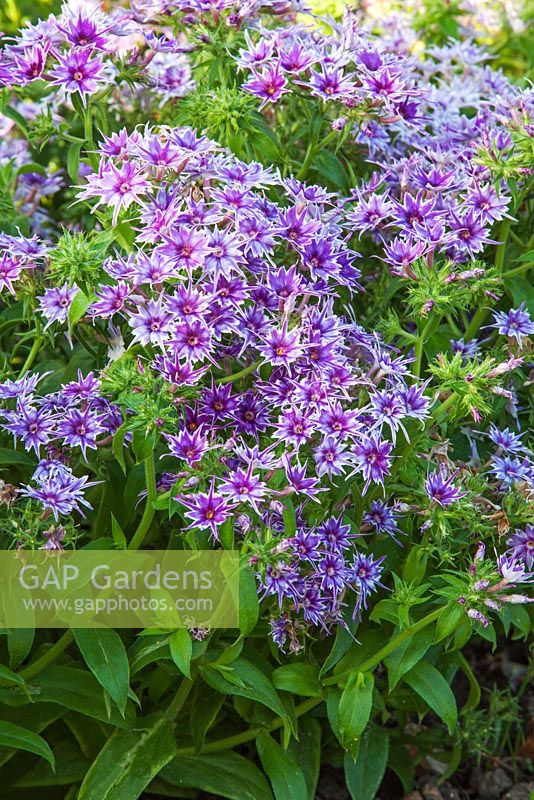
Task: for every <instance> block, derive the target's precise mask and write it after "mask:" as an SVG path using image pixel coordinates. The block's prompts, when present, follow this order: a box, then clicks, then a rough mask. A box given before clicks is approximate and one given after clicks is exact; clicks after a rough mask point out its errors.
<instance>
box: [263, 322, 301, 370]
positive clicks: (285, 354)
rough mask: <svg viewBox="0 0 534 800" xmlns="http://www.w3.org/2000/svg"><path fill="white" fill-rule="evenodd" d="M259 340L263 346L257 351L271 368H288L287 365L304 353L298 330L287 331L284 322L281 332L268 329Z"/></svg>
mask: <svg viewBox="0 0 534 800" xmlns="http://www.w3.org/2000/svg"><path fill="white" fill-rule="evenodd" d="M261 339H262V341H263V344H261V345H260V346H259V347H258V350H259V351H260V353H261V354H262V355H263V356H264V358H265V362H266V363H268V364H271V365H272V366H284V367H286V368H289V365H290V364H291V363H292V362H293V361H296V360H297V359H298V358H300V356H302V355H303V353H304V348H303V347H302V345H301V344H300V332H299V330H298V328H295V329H294V330H292V331H288V330H287V322H284V324H283V326H282V329H281V330H277V329H276V328H270V329H269V330H268V331H267V332H266V333H265V334H264V335H262V336H261Z"/></svg>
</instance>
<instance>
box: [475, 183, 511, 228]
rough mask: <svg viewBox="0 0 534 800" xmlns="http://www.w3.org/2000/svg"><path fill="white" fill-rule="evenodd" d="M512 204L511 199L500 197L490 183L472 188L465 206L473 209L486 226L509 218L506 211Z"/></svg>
mask: <svg viewBox="0 0 534 800" xmlns="http://www.w3.org/2000/svg"><path fill="white" fill-rule="evenodd" d="M509 203H510V198H509V197H506V196H504V197H499V195H498V194H497V192H496V191H495V189H494V188H493V186H492V185H491V184H489V183H486V184H483V185H477V184H475V185H474V186H472V187H471V188H470V189H469V190H468V192H467V194H466V197H465V200H464V205H465V206H466V207H467V208H471V209H472V210H473V211H474V212H475V213H476V214H478V216H479V217H480V220H481V222H482V223H483V224H484V225H492V224H493V223H494V222H496V221H498V220H501V219H503V217H507V216H508V214H507V213H506V210H507V208H508V205H509Z"/></svg>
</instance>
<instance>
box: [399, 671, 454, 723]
mask: <svg viewBox="0 0 534 800" xmlns="http://www.w3.org/2000/svg"><path fill="white" fill-rule="evenodd" d="M404 681H405V682H406V683H407V684H408V686H409V687H410V688H411V689H413V690H414V692H417V694H418V695H419V697H421V698H422V699H423V700H424V701H425V703H426V704H427V705H428V706H429V707H430V708H431V709H432V711H434V712H435V713H436V714H437V715H438V717H439V718H440V719H442V720H443V722H444V723H445V724H446V725H447V727H448V729H449V731H451V732H452V730H453V728H455V727H456V723H457V722H458V712H457V709H456V699H455V697H454V695H453V693H452V691H451V688H450V686H449V684H448V683H447V681H446V680H445V678H444V677H443V675H441V673H440V672H438V670H437V669H436V668H435V667H433V666H432V665H431V664H428V663H427V662H426V661H420V662H419V663H418V664H416V665H415V667H412V669H411V670H410V671H409V672H407V673H406V675H405V676H404Z"/></svg>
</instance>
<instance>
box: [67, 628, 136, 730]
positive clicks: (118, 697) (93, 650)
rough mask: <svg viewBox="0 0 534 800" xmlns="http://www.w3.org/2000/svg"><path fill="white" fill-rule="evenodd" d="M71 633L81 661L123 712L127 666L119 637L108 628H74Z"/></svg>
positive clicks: (127, 681)
mask: <svg viewBox="0 0 534 800" xmlns="http://www.w3.org/2000/svg"><path fill="white" fill-rule="evenodd" d="M73 634H74V639H75V640H76V644H77V645H78V648H79V650H80V652H81V654H82V656H83V658H84V661H85V663H86V664H87V666H88V667H89V669H90V670H91V672H92V673H93V675H94V676H95V678H96V679H97V681H98V682H99V684H100V685H101V686H103V688H104V689H105V690H106V692H108V693H109V695H110V697H111V699H112V700H114V701H115V703H116V704H117V707H118V709H119V711H120V712H121V714H122V715H124V712H125V709H126V703H127V700H128V691H129V688H130V667H129V664H128V656H127V655H126V650H125V647H124V644H123V643H122V639H121V637H120V636H119V634H118V633H117V632H116V631H114V630H113V629H112V628H94V629H93V628H75V629H73Z"/></svg>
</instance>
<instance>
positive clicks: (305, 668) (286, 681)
mask: <svg viewBox="0 0 534 800" xmlns="http://www.w3.org/2000/svg"><path fill="white" fill-rule="evenodd" d="M272 682H273V686H274V687H275V688H276V689H283V690H284V691H285V692H293V694H298V695H302V696H303V697H320V696H321V694H322V687H321V684H320V683H319V668H318V667H315V666H314V665H313V664H284V666H282V667H278V669H275V671H274V672H273V674H272Z"/></svg>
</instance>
